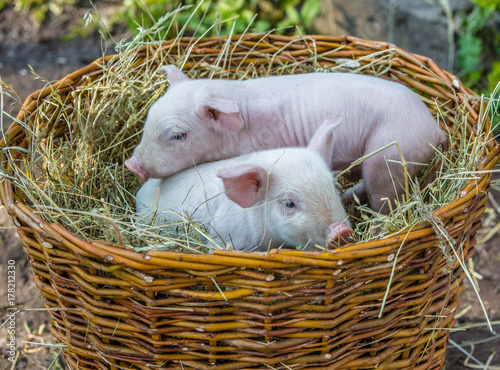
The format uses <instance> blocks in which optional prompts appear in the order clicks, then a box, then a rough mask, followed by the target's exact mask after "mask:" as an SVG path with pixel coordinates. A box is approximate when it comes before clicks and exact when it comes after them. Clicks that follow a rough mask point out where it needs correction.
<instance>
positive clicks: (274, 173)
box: [217, 122, 352, 249]
mask: <svg viewBox="0 0 500 370" xmlns="http://www.w3.org/2000/svg"><path fill="white" fill-rule="evenodd" d="M337 124H338V122H327V123H326V124H325V125H324V126H322V127H321V128H320V129H319V130H318V132H317V134H316V135H315V137H314V138H313V140H312V141H311V144H309V146H308V147H307V148H286V149H282V150H280V149H277V150H273V151H271V152H269V158H267V163H266V165H265V166H257V165H248V164H245V165H240V166H236V167H232V168H227V169H224V170H221V171H219V172H218V174H217V176H218V177H220V178H222V180H223V183H224V188H225V192H226V195H227V197H228V198H229V199H230V200H232V201H233V202H235V203H236V204H238V205H239V206H240V207H242V208H250V210H249V212H252V214H251V215H249V217H248V220H250V221H249V224H248V225H246V227H248V228H251V229H252V228H253V229H255V231H256V232H260V231H262V230H264V232H265V235H264V236H263V237H262V240H261V243H262V245H263V246H266V247H267V245H269V242H271V245H272V246H274V247H277V246H280V245H286V246H293V247H296V246H299V245H302V246H306V245H307V246H310V247H311V249H312V248H313V246H314V244H319V245H322V246H325V245H328V244H329V243H332V242H334V241H337V240H340V239H343V240H345V239H347V238H348V235H349V234H350V233H352V229H351V227H350V224H349V220H348V217H347V214H346V212H345V210H344V208H343V206H342V203H341V197H340V194H339V192H338V190H337V187H336V182H335V179H334V177H333V174H332V172H331V171H330V169H329V166H328V165H327V163H326V160H325V159H326V158H328V160H329V159H330V156H331V148H330V147H329V145H331V143H332V135H333V130H334V128H335V127H336V125H337ZM317 135H318V136H317ZM252 207H253V208H252Z"/></svg>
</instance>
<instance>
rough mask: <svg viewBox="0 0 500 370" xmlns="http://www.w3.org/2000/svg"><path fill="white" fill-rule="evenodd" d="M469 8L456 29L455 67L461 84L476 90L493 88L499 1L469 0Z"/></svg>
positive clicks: (498, 67)
mask: <svg viewBox="0 0 500 370" xmlns="http://www.w3.org/2000/svg"><path fill="white" fill-rule="evenodd" d="M473 3H474V6H473V8H472V11H471V12H470V13H469V14H467V15H465V16H464V17H463V18H462V22H461V26H460V28H459V30H458V37H459V38H458V51H457V66H458V68H459V69H460V72H459V75H460V77H461V79H462V80H463V81H464V83H465V84H466V85H467V86H469V87H472V88H474V89H476V90H479V91H483V92H485V91H487V90H489V91H493V90H494V88H495V86H496V85H497V83H498V81H499V77H500V62H494V63H492V64H489V63H488V62H487V60H488V59H493V60H497V59H498V56H499V55H500V34H499V33H498V32H497V22H498V18H499V17H500V0H473Z"/></svg>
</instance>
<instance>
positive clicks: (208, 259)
mask: <svg viewBox="0 0 500 370" xmlns="http://www.w3.org/2000/svg"><path fill="white" fill-rule="evenodd" d="M267 37H268V40H270V41H281V42H283V43H291V42H293V41H311V40H312V41H311V42H313V43H321V42H329V43H343V42H344V43H346V42H351V43H355V44H356V45H359V46H361V47H363V48H368V49H373V50H384V49H394V50H398V51H399V52H401V53H404V54H408V55H411V56H412V57H413V58H415V59H417V60H419V61H420V62H425V63H427V64H428V65H429V66H430V68H431V70H432V72H434V73H435V74H436V75H437V76H439V78H441V79H442V80H443V81H444V82H445V83H446V84H447V85H449V86H450V87H452V88H453V89H454V91H455V93H456V94H467V95H472V96H475V97H478V95H477V94H476V93H475V92H473V91H472V90H470V89H468V88H467V87H465V86H464V85H463V84H462V83H461V82H460V80H459V79H458V78H457V77H456V76H455V75H453V74H451V73H450V72H448V71H446V70H444V69H441V68H440V67H439V66H437V64H436V63H435V62H433V61H432V59H430V58H428V57H425V56H421V55H418V54H414V53H410V52H408V51H406V50H403V49H401V48H399V47H397V46H396V45H394V44H391V43H388V42H379V41H370V40H364V39H361V38H357V37H353V36H324V35H307V36H280V35H272V34H270V35H267ZM255 38H258V39H263V36H262V35H261V34H246V35H244V37H243V35H233V36H231V38H229V37H228V36H221V37H204V38H191V37H182V38H179V39H171V40H166V41H163V42H158V43H157V44H161V45H163V46H164V45H168V44H169V43H170V44H173V43H175V42H177V43H190V42H192V41H193V39H196V40H197V47H198V48H199V49H200V50H203V48H206V49H207V50H209V47H208V46H207V45H209V44H210V43H213V42H220V43H223V42H227V41H230V42H233V41H237V42H239V41H241V40H242V39H243V40H249V39H255ZM149 46H150V45H145V46H141V47H139V48H140V49H144V48H146V47H149ZM119 56H120V54H112V55H108V56H104V57H101V58H98V59H96V60H95V61H94V62H92V63H90V64H88V65H87V66H85V67H83V68H80V69H78V70H76V71H74V72H72V73H70V74H68V75H66V76H65V77H63V78H62V79H60V80H59V81H57V82H55V83H53V84H52V85H50V86H47V87H45V88H42V89H39V90H37V91H35V92H33V93H32V94H30V95H29V96H28V97H27V98H26V100H25V102H24V104H23V107H22V108H21V109H20V111H19V113H18V115H17V120H19V121H23V120H24V118H25V117H26V116H27V115H29V114H30V113H32V112H33V111H34V110H35V109H36V108H37V106H38V102H39V101H40V100H41V99H43V98H45V97H46V96H47V95H49V94H50V93H52V92H60V91H64V90H67V89H71V88H72V86H73V84H74V83H75V81H77V80H79V79H81V78H82V77H83V76H85V75H88V74H92V73H95V72H96V71H99V70H102V68H101V66H102V65H103V64H106V63H108V62H110V61H112V60H113V59H114V58H119ZM490 127H491V124H490V122H489V118H487V119H486V127H485V129H486V130H488V131H490ZM21 130H22V127H21V126H20V125H19V123H18V122H17V121H15V120H14V121H13V122H12V123H11V125H10V126H9V128H8V130H7V131H6V133H5V135H4V137H3V138H2V139H1V140H0V147H5V146H6V143H7V141H8V140H9V138H12V137H15V136H16V135H17V134H18V133H19V132H20V131H21ZM491 139H492V137H491V132H490V133H489V137H488V140H490V142H491V145H489V147H488V150H489V153H488V154H487V155H483V156H482V157H481V160H480V161H479V162H478V171H484V173H485V174H486V173H487V171H490V170H491V169H492V168H493V167H494V165H495V164H496V162H497V161H498V160H499V152H500V146H499V144H498V143H497V142H496V141H495V140H494V139H493V140H491ZM484 181H489V177H488V176H482V177H481V179H480V180H476V181H475V180H468V182H467V184H466V185H465V187H464V188H463V189H462V190H461V191H460V194H459V196H458V197H457V198H456V199H455V200H453V201H452V202H450V203H448V204H447V205H445V206H443V207H440V208H438V209H437V210H435V211H434V212H433V214H432V216H433V217H436V218H439V219H444V218H448V217H449V216H450V214H453V213H456V209H457V208H459V207H460V206H461V205H462V204H464V203H465V202H467V201H468V200H470V199H471V198H472V197H474V196H476V195H477V193H478V192H479V191H480V189H481V188H482V187H480V186H478V183H482V182H484ZM2 182H3V183H4V186H0V196H1V199H2V202H3V203H4V206H6V207H7V208H8V209H9V210H10V213H11V214H13V215H16V216H17V217H20V218H22V219H23V220H29V222H31V223H33V224H37V225H38V228H37V229H39V230H40V231H41V232H42V233H44V234H46V235H47V236H48V237H49V238H53V239H55V240H60V241H62V242H63V244H65V243H66V241H68V242H69V243H67V244H72V243H73V244H74V245H76V246H78V250H75V252H77V253H80V254H82V255H92V256H98V257H101V258H103V259H104V260H107V261H110V262H111V261H114V262H116V263H120V264H125V265H130V266H134V268H136V269H138V270H146V269H151V268H162V266H163V264H164V262H165V261H167V260H168V261H169V264H172V263H174V261H179V263H181V264H183V263H184V262H188V263H189V264H191V265H192V268H193V269H196V270H198V269H199V270H203V269H204V268H211V269H214V266H213V264H214V263H215V264H216V262H217V260H218V259H219V260H221V261H222V260H224V262H228V261H231V262H232V263H234V266H248V265H252V266H255V267H257V266H261V267H277V266H280V265H282V264H285V265H289V264H303V265H313V266H325V267H331V266H334V265H340V264H341V263H342V261H343V260H345V259H349V258H353V256H356V257H360V256H362V255H367V256H373V255H375V254H376V253H383V252H385V251H391V250H393V247H391V245H393V244H394V243H403V242H409V241H412V240H416V239H421V238H424V237H426V236H429V235H432V234H433V233H434V232H435V231H434V229H433V227H432V226H431V225H430V224H429V223H428V222H426V221H425V222H423V223H421V224H419V225H417V226H415V227H412V228H410V227H406V228H403V229H401V230H399V231H398V232H396V233H394V234H392V235H390V236H386V237H384V238H382V239H378V240H371V241H366V242H361V243H351V244H347V245H345V246H343V247H340V248H337V249H333V250H329V251H299V250H293V249H280V250H271V251H269V252H251V253H249V252H243V251H237V250H216V251H214V252H212V253H211V254H203V253H190V252H186V253H184V252H176V251H168V250H152V251H148V252H145V253H143V252H135V251H132V250H130V249H129V248H127V247H126V246H124V245H121V244H117V243H112V242H104V241H101V240H92V241H85V240H83V239H81V238H79V237H77V236H76V235H74V234H72V233H71V232H69V231H67V230H66V229H65V228H64V227H62V226H60V225H58V224H48V223H47V222H45V221H43V220H41V219H40V218H38V216H36V215H35V214H34V212H33V211H32V210H31V209H30V207H28V206H26V205H24V204H22V205H21V204H19V203H20V202H17V204H15V203H16V202H15V201H14V196H13V194H14V190H13V188H14V185H13V184H12V181H11V180H9V179H8V178H6V177H3V179H2ZM57 236H61V237H62V238H58V237H57ZM48 247H50V246H48ZM205 263H207V265H205ZM208 264H210V265H208Z"/></svg>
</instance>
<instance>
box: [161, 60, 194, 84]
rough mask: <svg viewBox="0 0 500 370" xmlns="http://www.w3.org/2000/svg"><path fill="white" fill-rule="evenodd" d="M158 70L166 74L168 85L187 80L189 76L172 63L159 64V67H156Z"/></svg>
mask: <svg viewBox="0 0 500 370" xmlns="http://www.w3.org/2000/svg"><path fill="white" fill-rule="evenodd" d="M158 72H159V73H161V74H166V75H167V78H168V82H169V83H170V86H173V85H177V84H178V83H181V82H183V81H189V77H188V76H186V75H185V74H184V72H182V71H181V70H180V69H178V68H177V67H176V66H173V65H168V66H161V67H160V68H158Z"/></svg>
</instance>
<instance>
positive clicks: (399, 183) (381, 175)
mask: <svg viewBox="0 0 500 370" xmlns="http://www.w3.org/2000/svg"><path fill="white" fill-rule="evenodd" d="M386 155H387V154H386ZM389 157H390V158H394V156H389ZM362 171H363V180H364V183H365V187H366V190H367V193H368V197H369V198H370V200H371V208H372V209H373V210H374V211H376V212H379V213H382V214H389V213H390V211H391V207H392V208H393V209H394V207H395V206H396V201H398V202H402V201H403V200H404V194H405V174H404V169H403V166H402V164H401V163H398V162H391V161H386V159H385V157H384V155H383V154H382V153H380V154H377V155H375V156H374V157H372V158H368V159H367V160H366V161H365V162H364V163H363V165H362ZM412 172H413V171H412ZM408 176H410V173H409V172H408ZM389 202H390V204H391V206H389Z"/></svg>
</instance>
